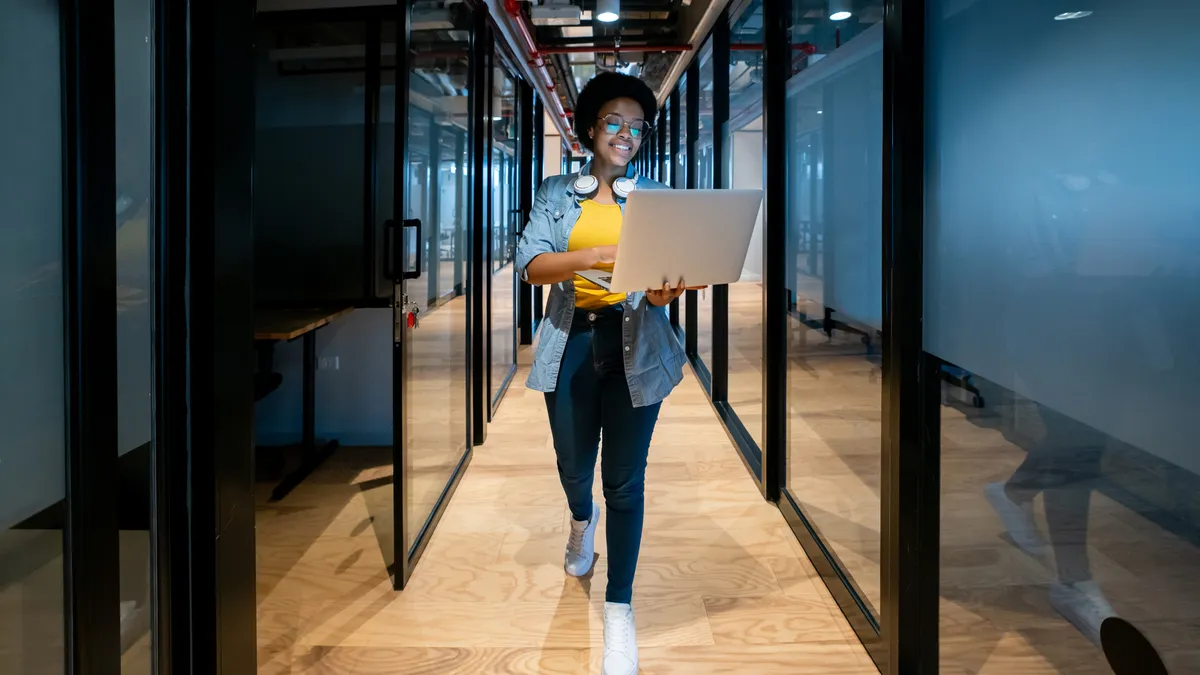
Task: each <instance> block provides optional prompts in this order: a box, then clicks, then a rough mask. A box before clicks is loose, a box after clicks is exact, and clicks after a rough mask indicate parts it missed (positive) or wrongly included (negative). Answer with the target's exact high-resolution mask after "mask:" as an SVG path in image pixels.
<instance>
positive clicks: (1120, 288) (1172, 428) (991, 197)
mask: <svg viewBox="0 0 1200 675" xmlns="http://www.w3.org/2000/svg"><path fill="white" fill-rule="evenodd" d="M1063 9H1072V10H1073V9H1083V8H1076V7H1068V8H1058V9H1055V8H1049V7H1047V6H1046V4H1045V3H1043V2H1037V1H1035V0H979V1H978V2H975V3H967V4H964V3H958V2H950V1H948V0H935V1H933V2H931V3H930V4H929V10H930V11H929V14H928V17H929V19H928V21H929V23H928V29H927V47H926V53H927V77H926V82H927V87H928V91H927V102H926V110H927V114H928V116H929V117H928V118H927V119H928V122H927V125H926V129H927V131H926V142H927V144H928V145H927V150H926V156H927V158H929V163H928V164H927V166H928V167H929V170H928V173H927V178H926V180H927V185H928V188H927V201H926V214H927V215H926V224H925V233H926V234H925V236H926V243H925V251H926V253H925V301H924V304H925V307H926V317H925V318H926V326H925V349H926V350H927V351H928V352H930V353H931V354H933V355H935V356H937V357H939V358H940V359H942V360H944V362H945V365H944V366H943V373H944V380H945V383H944V386H943V407H942V447H941V456H942V460H941V467H942V477H941V484H942V516H941V541H942V552H941V561H942V567H941V592H942V596H943V601H942V603H941V609H942V611H941V628H940V630H941V639H942V646H943V647H942V653H941V662H942V663H943V664H945V666H946V667H949V668H951V669H954V670H961V669H962V668H965V667H969V668H971V671H972V672H978V673H1012V672H1017V671H1018V670H1019V671H1020V672H1023V673H1059V672H1097V673H1098V672H1109V671H1108V667H1107V666H1106V664H1105V659H1104V655H1103V653H1102V651H1101V649H1100V645H1099V641H1100V632H1099V629H1100V624H1101V622H1102V621H1103V620H1104V619H1106V618H1108V617H1111V616H1119V617H1121V618H1123V619H1125V620H1127V621H1129V622H1130V623H1132V624H1133V625H1134V626H1135V627H1136V628H1137V629H1138V630H1140V631H1141V632H1142V633H1143V634H1145V636H1146V637H1147V638H1148V639H1149V641H1150V642H1151V644H1153V645H1154V647H1155V648H1156V649H1157V650H1158V651H1159V652H1160V654H1161V655H1162V658H1163V660H1164V661H1165V662H1166V666H1167V669H1168V671H1169V672H1172V673H1184V672H1196V668H1197V667H1198V665H1200V661H1198V660H1197V652H1196V636H1197V626H1200V586H1198V585H1197V583H1196V571H1197V570H1200V536H1198V535H1197V533H1198V532H1200V501H1198V500H1197V497H1196V496H1197V495H1198V494H1200V452H1198V451H1197V445H1196V442H1195V424H1194V422H1193V419H1192V418H1193V417H1194V416H1195V414H1196V411H1197V410H1200V387H1198V386H1197V381H1198V380H1200V358H1198V357H1197V351H1196V344H1197V340H1198V339H1200V283H1198V282H1200V262H1198V261H1200V191H1198V190H1197V187H1196V186H1197V185H1200V164H1197V162H1196V157H1197V153H1198V151H1200V127H1197V125H1196V114H1195V111H1196V110H1197V108H1198V107H1200V78H1197V77H1196V72H1195V64H1196V63H1200V42H1198V41H1197V40H1196V36H1195V29H1194V28H1195V26H1196V25H1197V24H1198V22H1200V6H1197V5H1195V4H1193V3H1164V2H1158V1H1153V0H1152V1H1150V2H1131V1H1129V0H1100V1H1099V2H1092V3H1090V4H1088V6H1087V7H1086V9H1087V10H1092V11H1091V12H1090V13H1089V14H1088V15H1086V16H1083V17H1080V18H1076V19H1067V20H1059V21H1056V20H1055V17H1056V14H1057V13H1059V12H1061V11H1062V10H1063ZM1164 19H1166V20H1164ZM1014 31H1019V33H1020V36H1021V40H1020V41H1021V48H1020V49H1017V50H1011V49H1009V50H1006V52H1007V53H1000V52H999V51H997V50H1001V49H1003V47H1002V45H1004V44H1011V38H1012V36H1013V35H1014ZM1151 31H1152V34H1153V36H1154V39H1153V40H1149V41H1146V42H1145V43H1144V44H1142V45H1141V46H1140V47H1139V48H1138V49H1136V50H1132V51H1130V52H1129V53H1128V54H1126V55H1125V56H1124V57H1123V58H1121V59H1119V60H1116V61H1114V62H1111V63H1110V62H1099V61H1097V60H1096V58H1095V55H1096V54H1097V53H1099V51H1100V50H1103V49H1105V48H1106V45H1111V44H1113V42H1114V41H1116V40H1121V39H1123V38H1125V37H1127V36H1129V35H1139V34H1141V35H1148V34H1151ZM1112 647H1113V648H1114V649H1117V650H1122V649H1124V646H1123V645H1112ZM981 664H982V665H981Z"/></svg>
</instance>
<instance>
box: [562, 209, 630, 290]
mask: <svg viewBox="0 0 1200 675" xmlns="http://www.w3.org/2000/svg"><path fill="white" fill-rule="evenodd" d="M580 206H581V207H582V208H583V213H581V214H579V220H578V221H576V222H575V229H573V230H571V238H570V239H569V240H568V241H567V250H568V251H582V250H583V249H587V248H596V247H597V246H616V245H617V240H618V239H620V237H621V207H620V206H617V205H616V204H597V203H596V202H594V201H592V200H590V199H588V200H585V201H583V202H581V203H580ZM602 269H604V270H605V271H607V272H611V271H612V265H605V266H603V267H602ZM624 301H625V295H624V294H623V293H609V292H608V291H606V290H604V289H603V288H600V287H599V286H597V285H596V284H594V283H592V282H590V281H588V280H587V279H584V278H583V277H581V276H579V275H576V276H575V306H576V307H578V308H579V309H604V308H606V307H611V306H613V305H616V304H618V303H621V302H624Z"/></svg>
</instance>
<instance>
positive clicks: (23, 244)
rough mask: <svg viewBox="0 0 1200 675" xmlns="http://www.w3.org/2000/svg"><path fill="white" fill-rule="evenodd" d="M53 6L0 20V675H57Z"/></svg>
mask: <svg viewBox="0 0 1200 675" xmlns="http://www.w3.org/2000/svg"><path fill="white" fill-rule="evenodd" d="M60 49H61V46H60V42H59V14H58V3H57V2H53V1H52V0H30V1H29V2H24V3H22V4H21V9H20V10H19V11H18V10H15V9H12V8H6V9H5V10H4V19H3V20H0V92H3V97H4V103H3V105H0V147H3V148H5V149H6V150H5V151H3V152H0V204H3V209H4V216H3V226H0V316H3V317H4V326H5V329H4V330H3V331H0V351H2V352H3V353H4V355H5V357H4V358H5V365H4V367H3V368H2V369H0V429H3V430H4V439H3V442H0V673H34V672H36V673H47V674H51V675H53V674H61V673H64V672H66V664H65V663H64V661H63V656H64V654H65V652H64V649H63V641H64V635H63V626H64V624H65V621H64V609H65V607H64V604H63V603H64V598H63V558H62V556H63V530H62V526H63V524H62V521H61V519H50V520H49V521H48V520H47V519H46V518H44V517H39V516H44V515H46V512H47V510H48V509H49V510H52V509H53V507H55V506H56V505H61V503H62V499H63V498H64V496H65V494H66V465H65V464H66V463H65V459H66V456H65V453H66V449H65V438H64V433H63V420H64V419H65V416H66V411H65V408H64V400H63V396H64V392H63V358H64V356H63V355H64V345H63V339H64V336H63V321H64V317H63V276H62V246H63V239H62V233H63V222H62V219H63V208H62V204H63V202H64V195H63V190H62V185H63V164H62V117H61V114H60V111H61V109H62V100H61V95H60V89H61V86H62V85H61V79H60V78H61V65H60V60H59V53H60Z"/></svg>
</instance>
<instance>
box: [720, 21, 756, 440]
mask: <svg viewBox="0 0 1200 675" xmlns="http://www.w3.org/2000/svg"><path fill="white" fill-rule="evenodd" d="M743 7H744V8H745V9H744V10H743V11H742V13H741V14H739V15H738V16H735V17H731V24H730V27H729V33H730V52H729V133H728V135H727V136H726V138H725V140H724V142H725V161H726V175H727V176H728V177H727V178H726V180H725V184H726V186H727V187H730V188H736V189H742V188H747V189H750V188H752V189H761V188H762V187H763V136H762V102H763V89H762V72H763V71H762V49H761V47H760V45H762V43H763V35H762V9H763V5H762V0H755V1H754V2H751V3H749V4H748V5H744V6H743ZM762 246H763V245H762V213H761V211H760V212H759V218H758V222H757V223H756V224H755V227H754V236H753V238H752V239H751V241H750V250H749V251H748V252H747V254H746V262H745V264H744V265H743V266H742V279H741V283H736V284H731V285H730V286H729V404H730V405H731V406H732V407H733V409H734V412H736V413H737V416H738V418H739V419H740V420H741V421H742V425H743V426H745V427H746V429H747V430H749V432H750V437H751V438H753V439H754V442H755V443H757V444H758V447H759V448H760V449H761V448H762V447H763V439H762V430H763V420H762V392H763V386H762V367H763V352H762V346H763V340H762V294H763V289H762Z"/></svg>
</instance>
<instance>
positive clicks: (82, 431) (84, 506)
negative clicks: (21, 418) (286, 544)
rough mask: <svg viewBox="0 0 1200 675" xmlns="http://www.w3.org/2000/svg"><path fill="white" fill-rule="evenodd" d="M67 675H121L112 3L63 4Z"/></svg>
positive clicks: (75, 0)
mask: <svg viewBox="0 0 1200 675" xmlns="http://www.w3.org/2000/svg"><path fill="white" fill-rule="evenodd" d="M59 18H60V22H61V24H60V26H61V37H62V52H61V53H62V70H63V72H62V75H63V77H62V94H63V96H62V112H63V141H64V142H63V174H64V175H63V181H64V183H63V187H64V194H63V197H64V204H63V206H64V209H63V221H62V228H63V253H62V270H63V291H64V292H63V296H64V297H63V301H64V307H63V310H64V318H65V325H64V338H65V339H64V343H65V345H64V346H65V353H64V366H65V367H64V375H65V382H64V385H65V387H64V389H65V394H66V400H65V401H64V404H65V406H64V409H65V420H64V422H65V425H64V426H65V432H66V433H65V440H66V481H65V488H66V490H65V506H66V517H65V519H64V522H63V529H64V532H63V559H64V560H63V573H64V583H65V588H64V594H63V601H64V607H63V610H64V618H65V626H64V629H65V633H64V639H65V648H66V653H65V655H64V656H65V661H64V663H65V664H66V668H67V672H69V673H73V674H86V675H91V674H93V673H95V674H96V675H100V674H101V673H112V672H118V671H119V670H120V663H121V653H120V640H121V637H120V622H119V621H118V611H119V610H118V607H119V606H120V591H119V588H118V584H116V583H115V581H116V580H117V579H119V578H120V550H119V543H118V539H117V528H118V519H117V507H118V503H119V500H118V494H117V481H118V465H117V422H116V420H117V323H116V312H115V311H113V298H115V297H116V292H117V286H116V274H117V267H116V265H117V235H116V215H115V211H114V209H113V204H115V203H116V126H115V125H116V113H115V102H114V99H115V96H116V89H115V73H114V69H115V55H114V47H115V36H114V31H113V22H114V12H113V5H112V3H91V2H84V1H83V0H63V1H62V2H61V3H60V5H59Z"/></svg>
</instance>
